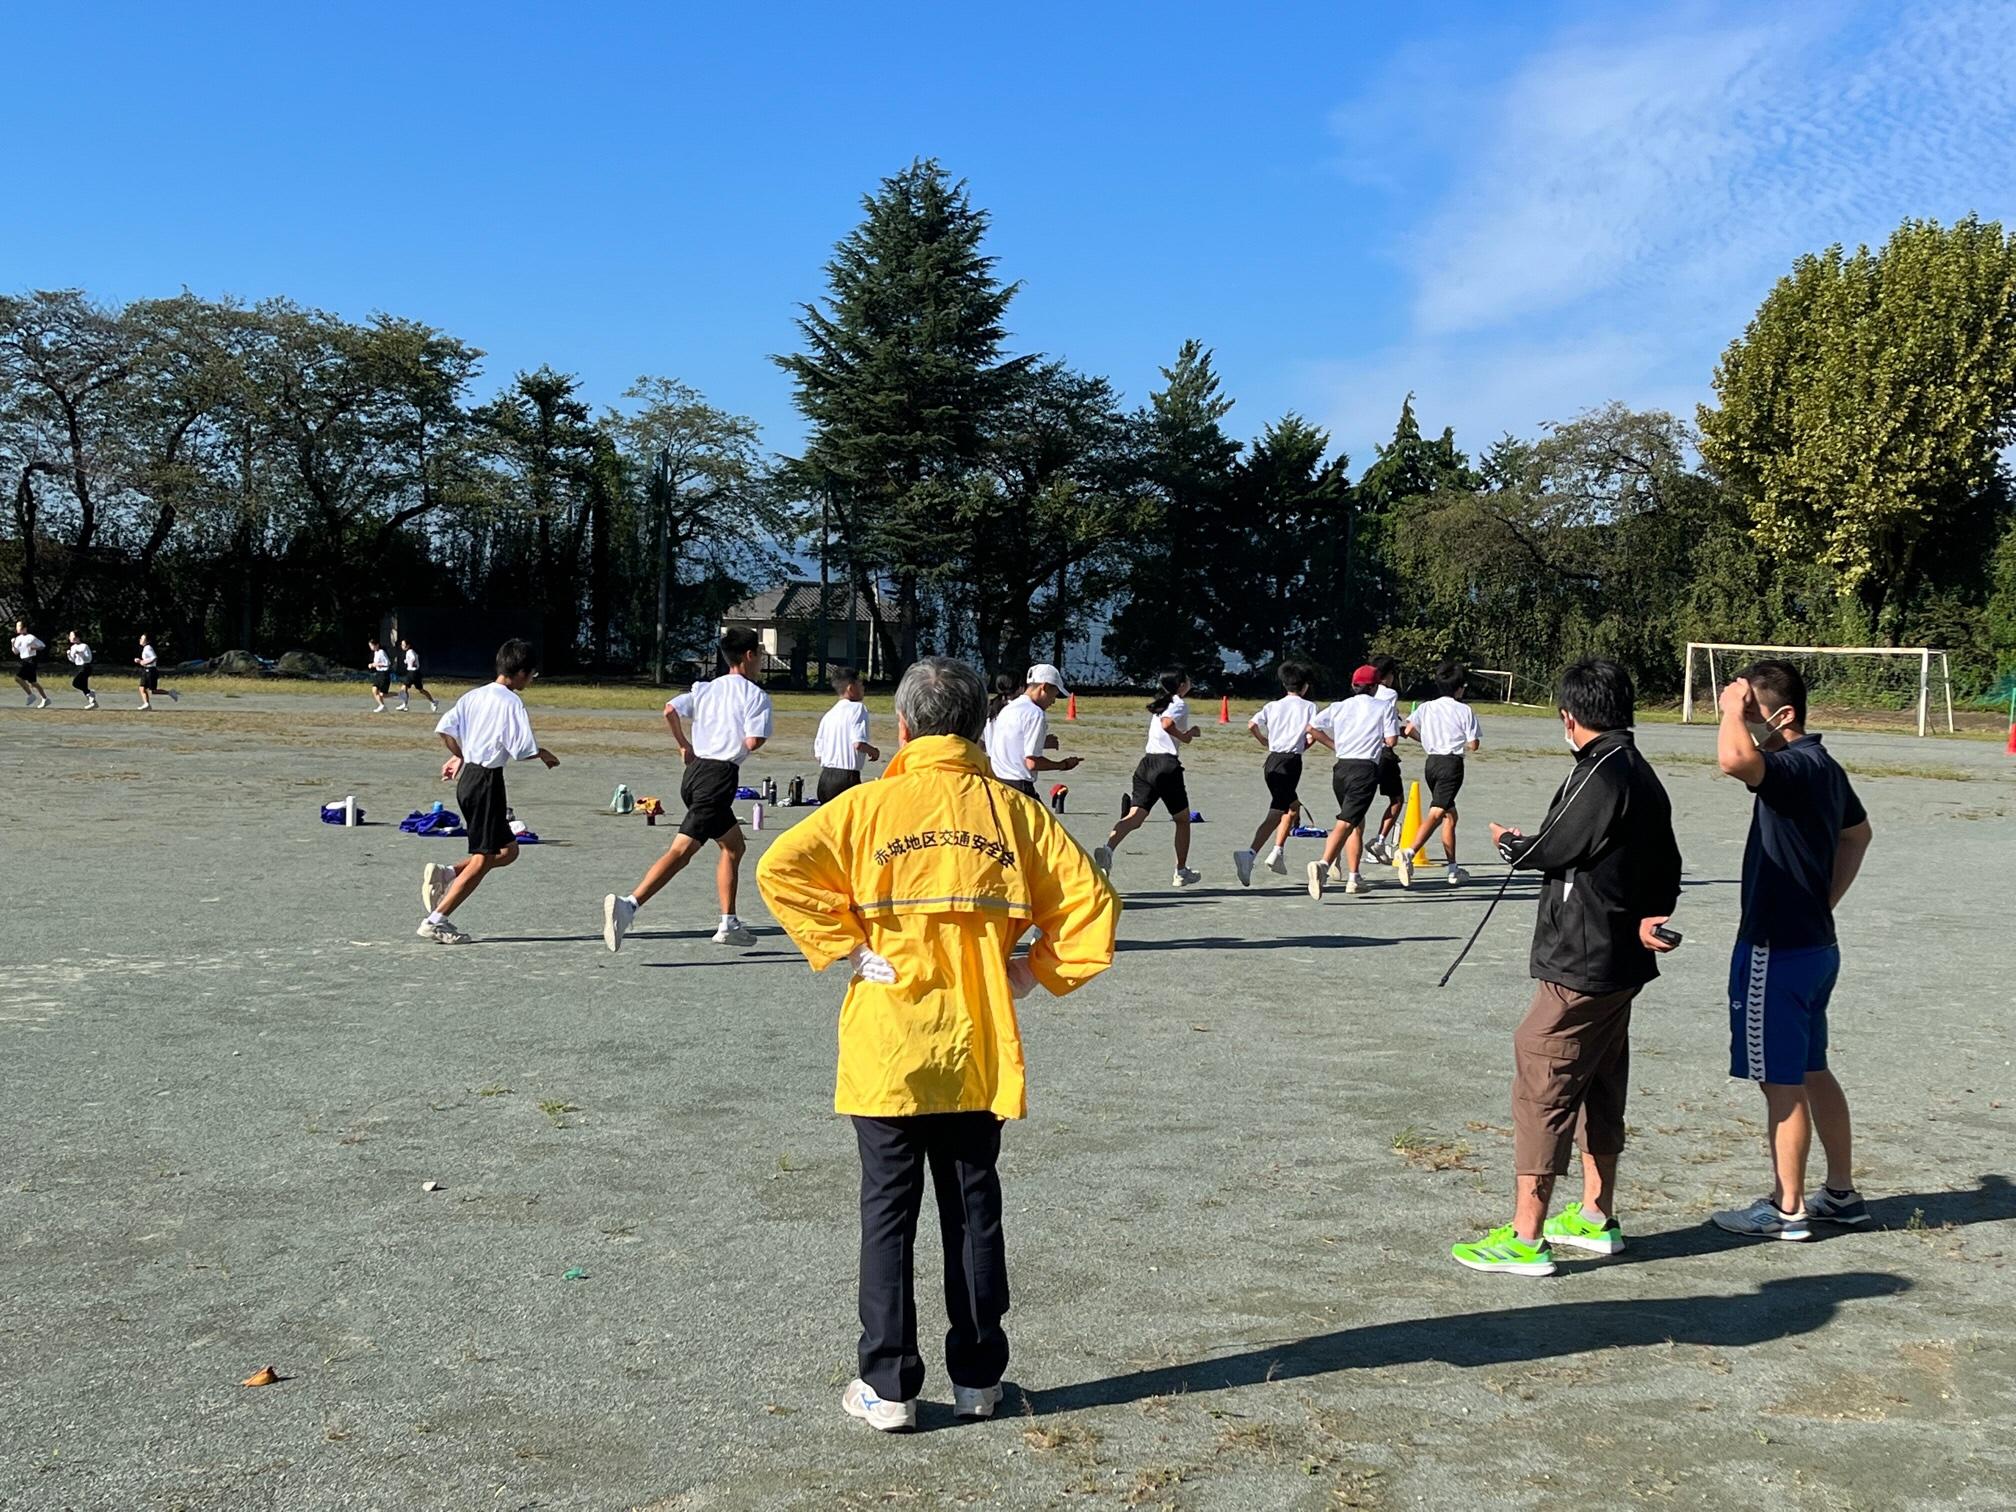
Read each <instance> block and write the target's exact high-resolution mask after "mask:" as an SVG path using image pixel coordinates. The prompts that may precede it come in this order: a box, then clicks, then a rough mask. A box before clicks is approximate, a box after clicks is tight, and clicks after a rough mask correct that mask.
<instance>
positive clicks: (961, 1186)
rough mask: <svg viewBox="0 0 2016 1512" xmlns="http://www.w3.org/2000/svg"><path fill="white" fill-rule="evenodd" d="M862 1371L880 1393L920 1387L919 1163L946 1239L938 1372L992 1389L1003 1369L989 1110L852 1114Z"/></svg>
mask: <svg viewBox="0 0 2016 1512" xmlns="http://www.w3.org/2000/svg"><path fill="white" fill-rule="evenodd" d="M854 1137H855V1140H856V1142H857V1143H859V1145H860V1147H861V1379H862V1380H864V1381H866V1382H867V1383H868V1384H869V1386H871V1387H872V1388H873V1389H874V1391H875V1394H876V1395H877V1396H879V1397H881V1398H882V1399H883V1400H884V1401H889V1402H907V1401H909V1400H910V1399H911V1398H912V1397H914V1396H916V1395H917V1394H918V1392H920V1391H922V1390H923V1389H924V1359H923V1357H922V1356H921V1355H920V1354H918V1352H917V1288H916V1277H915V1274H914V1266H913V1261H914V1258H915V1251H916V1248H917V1214H918V1211H919V1210H920V1209H921V1208H922V1206H923V1204H924V1170H925V1166H926V1165H927V1164H928V1165H929V1166H930V1170H931V1188H932V1191H933V1193H934V1194H935V1195H936V1197H937V1199H938V1230H939V1234H940V1236H941V1237H942V1239H943V1241H944V1245H945V1314H946V1316H947V1317H948V1318H949V1319H950V1320H951V1325H952V1326H951V1327H950V1328H949V1329H947V1330H946V1334H945V1370H946V1373H947V1374H948V1375H950V1376H951V1377H952V1384H953V1385H955V1386H973V1387H984V1386H992V1385H993V1384H994V1383H995V1382H996V1381H999V1380H1000V1379H1001V1373H1002V1372H1003V1371H1004V1370H1006V1369H1007V1368H1008V1335H1007V1334H1006V1333H1005V1332H1003V1330H1002V1328H1001V1319H1002V1316H1003V1315H1004V1314H1005V1313H1006V1312H1007V1311H1008V1251H1007V1248H1006V1246H1005V1245H1004V1244H1003V1242H1002V1237H1001V1178H1000V1176H999V1174H997V1172H996V1171H995V1169H994V1167H995V1163H996V1161H998V1160H999V1159H1000V1157H1001V1120H1000V1119H998V1118H996V1117H995V1116H994V1115H993V1114H992V1113H926V1114H920V1115H918V1116H916V1117H912V1118H859V1117H857V1118H856V1119H855V1120H854Z"/></svg>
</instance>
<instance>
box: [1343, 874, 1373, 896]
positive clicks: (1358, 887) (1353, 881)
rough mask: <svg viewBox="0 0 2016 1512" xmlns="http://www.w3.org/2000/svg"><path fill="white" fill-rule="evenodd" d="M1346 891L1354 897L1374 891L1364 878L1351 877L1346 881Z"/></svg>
mask: <svg viewBox="0 0 2016 1512" xmlns="http://www.w3.org/2000/svg"><path fill="white" fill-rule="evenodd" d="M1344 891H1345V892H1347V893H1349V894H1350V895H1351V896H1352V897H1354V898H1355V897H1357V896H1359V895H1360V894H1361V893H1368V892H1370V891H1372V886H1371V884H1370V883H1368V882H1367V881H1366V880H1365V879H1364V878H1363V877H1359V876H1351V877H1346V878H1345V879H1344Z"/></svg>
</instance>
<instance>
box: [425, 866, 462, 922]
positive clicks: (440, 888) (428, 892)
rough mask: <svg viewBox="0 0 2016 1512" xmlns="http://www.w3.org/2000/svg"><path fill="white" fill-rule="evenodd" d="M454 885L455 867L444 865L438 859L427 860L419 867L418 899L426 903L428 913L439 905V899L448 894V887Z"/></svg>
mask: <svg viewBox="0 0 2016 1512" xmlns="http://www.w3.org/2000/svg"><path fill="white" fill-rule="evenodd" d="M454 885H455V868H454V867H452V866H444V865H443V864H442V863H441V862H439V861H429V862H428V863H427V864H426V865H425V866H423V867H421V868H420V901H421V902H422V903H425V904H426V905H427V912H429V913H430V914H431V913H432V912H434V910H435V909H437V908H439V907H440V906H441V900H442V899H443V898H445V897H447V896H448V889H449V888H451V887H453V886H454Z"/></svg>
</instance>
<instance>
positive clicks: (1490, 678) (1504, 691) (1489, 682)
mask: <svg viewBox="0 0 2016 1512" xmlns="http://www.w3.org/2000/svg"><path fill="white" fill-rule="evenodd" d="M1469 677H1470V696H1471V697H1472V698H1477V697H1481V696H1483V695H1484V694H1486V693H1487V692H1488V693H1489V695H1490V696H1491V697H1492V698H1495V699H1497V700H1498V702H1500V703H1510V702H1512V674H1511V673H1510V672H1505V671H1501V670H1499V669H1498V668H1496V667H1472V668H1471V669H1470V672H1469Z"/></svg>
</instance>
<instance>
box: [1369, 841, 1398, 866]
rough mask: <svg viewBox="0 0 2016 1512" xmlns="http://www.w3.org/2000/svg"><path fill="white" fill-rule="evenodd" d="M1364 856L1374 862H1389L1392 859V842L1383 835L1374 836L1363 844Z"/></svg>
mask: <svg viewBox="0 0 2016 1512" xmlns="http://www.w3.org/2000/svg"><path fill="white" fill-rule="evenodd" d="M1365 854H1366V855H1368V856H1370V857H1371V858H1372V859H1373V860H1374V861H1378V862H1381V863H1385V862H1390V861H1391V860H1392V859H1393V842H1392V841H1391V840H1388V839H1387V838H1386V837H1385V836H1384V835H1374V836H1373V837H1372V838H1371V839H1370V840H1367V841H1366V842H1365Z"/></svg>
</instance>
